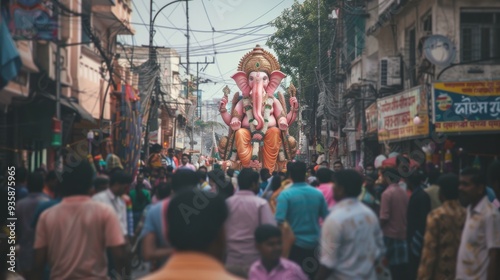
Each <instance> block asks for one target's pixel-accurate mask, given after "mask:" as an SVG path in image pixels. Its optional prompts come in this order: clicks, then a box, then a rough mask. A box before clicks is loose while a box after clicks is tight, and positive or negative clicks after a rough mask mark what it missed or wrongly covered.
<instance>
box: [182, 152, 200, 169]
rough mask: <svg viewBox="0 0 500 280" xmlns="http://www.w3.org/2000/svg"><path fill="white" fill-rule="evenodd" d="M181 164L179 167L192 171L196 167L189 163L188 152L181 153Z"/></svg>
mask: <svg viewBox="0 0 500 280" xmlns="http://www.w3.org/2000/svg"><path fill="white" fill-rule="evenodd" d="M181 163H182V164H181V165H180V166H179V168H189V169H191V170H193V171H196V167H195V166H194V165H192V164H191V156H190V155H188V154H182V160H181Z"/></svg>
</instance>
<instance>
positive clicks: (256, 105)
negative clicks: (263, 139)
mask: <svg viewBox="0 0 500 280" xmlns="http://www.w3.org/2000/svg"><path fill="white" fill-rule="evenodd" d="M263 94H265V92H264V89H263V81H262V78H260V77H259V78H258V81H255V83H254V84H253V89H252V100H253V106H252V112H253V118H254V119H255V120H256V121H257V125H256V126H255V129H256V130H261V129H262V127H263V126H264V120H263V119H262V95H263Z"/></svg>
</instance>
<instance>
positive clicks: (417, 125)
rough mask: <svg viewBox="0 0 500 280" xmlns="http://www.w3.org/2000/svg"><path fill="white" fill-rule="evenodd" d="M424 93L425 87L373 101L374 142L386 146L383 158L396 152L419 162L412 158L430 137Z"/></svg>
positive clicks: (418, 159) (425, 93)
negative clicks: (374, 108) (375, 123)
mask: <svg viewBox="0 0 500 280" xmlns="http://www.w3.org/2000/svg"><path fill="white" fill-rule="evenodd" d="M427 94H428V90H427V87H425V86H418V87H414V88H411V89H409V90H406V91H403V92H401V93H398V94H395V95H391V96H388V97H384V98H381V99H378V100H377V130H378V142H379V143H380V144H386V145H385V146H386V147H387V146H389V147H390V151H387V150H386V151H385V153H386V154H387V155H388V154H390V153H391V152H398V153H400V154H408V155H409V156H410V157H412V159H414V160H416V161H419V162H423V158H422V157H421V156H416V155H417V154H421V142H422V141H421V140H422V139H426V138H428V137H429V134H430V128H429V110H428V104H427V102H428V101H427V100H428V98H427ZM370 118H372V119H373V117H370ZM367 119H368V118H367ZM413 155H415V156H413ZM413 157H416V158H413Z"/></svg>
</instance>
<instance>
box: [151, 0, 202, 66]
mask: <svg viewBox="0 0 500 280" xmlns="http://www.w3.org/2000/svg"><path fill="white" fill-rule="evenodd" d="M188 1H192V0H175V1H172V2H170V3H168V4H166V5H165V6H163V7H161V8H160V9H159V10H158V12H156V14H155V15H154V16H153V0H151V1H150V6H149V7H150V11H149V15H150V18H149V55H150V58H152V56H153V51H152V47H153V37H154V36H155V31H154V23H155V20H156V17H157V16H158V15H159V14H160V12H161V11H163V9H165V8H166V7H168V6H170V5H172V4H175V3H179V2H188ZM186 13H187V11H186ZM187 35H188V36H189V34H187Z"/></svg>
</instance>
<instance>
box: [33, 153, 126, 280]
mask: <svg viewBox="0 0 500 280" xmlns="http://www.w3.org/2000/svg"><path fill="white" fill-rule="evenodd" d="M93 175H94V174H93V170H92V167H91V166H90V164H89V163H88V162H86V161H83V162H81V163H80V164H79V165H78V166H77V167H72V168H71V171H67V172H64V173H63V174H62V184H63V188H64V190H65V191H66V196H65V198H64V199H63V200H62V201H61V203H60V204H58V205H56V206H53V207H52V208H50V209H48V210H46V211H45V212H43V214H42V215H41V216H40V219H39V221H38V224H37V227H36V235H35V244H34V248H35V269H34V272H33V274H32V275H31V277H29V278H28V279H34V280H36V279H42V276H43V271H44V269H45V266H46V265H47V264H48V265H49V266H50V267H51V271H50V279H52V280H59V279H61V280H63V279H107V275H108V269H107V267H108V265H107V264H108V261H107V259H106V250H107V249H109V250H110V251H111V253H112V255H113V259H114V261H115V264H116V266H115V270H116V271H114V274H116V275H119V276H126V275H130V268H129V267H126V265H125V263H126V259H127V258H128V253H127V251H126V249H125V239H124V237H123V233H122V229H121V227H120V222H119V221H118V218H117V217H116V214H115V213H114V211H113V209H112V208H111V207H110V206H108V205H105V204H103V203H100V202H95V201H92V199H91V198H90V191H91V188H92V179H93Z"/></svg>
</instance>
